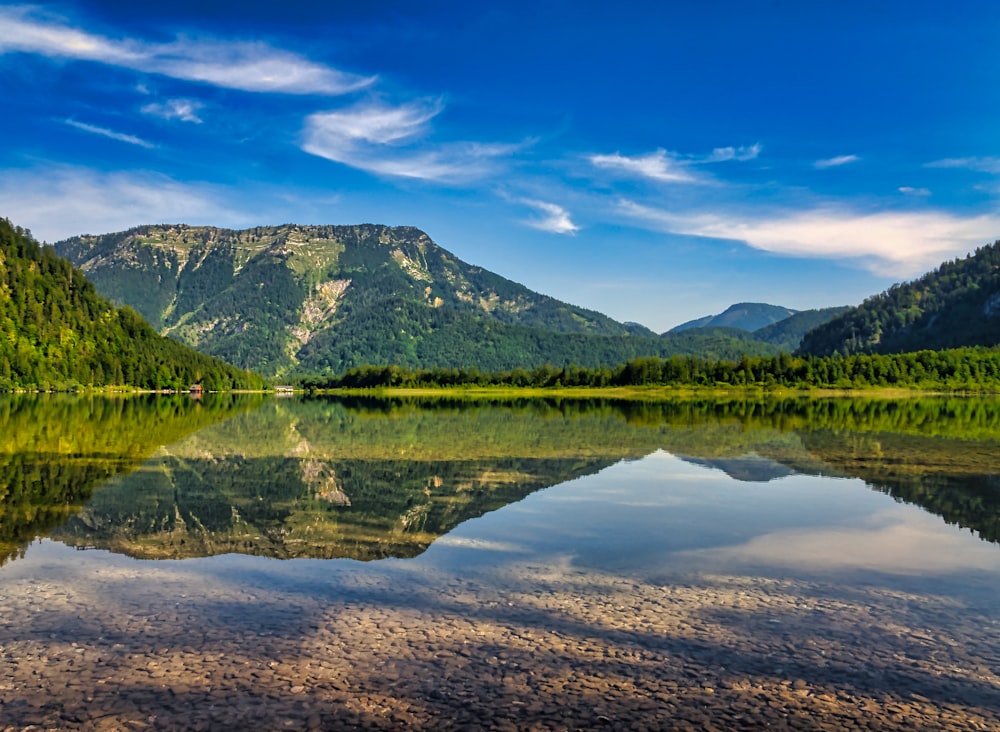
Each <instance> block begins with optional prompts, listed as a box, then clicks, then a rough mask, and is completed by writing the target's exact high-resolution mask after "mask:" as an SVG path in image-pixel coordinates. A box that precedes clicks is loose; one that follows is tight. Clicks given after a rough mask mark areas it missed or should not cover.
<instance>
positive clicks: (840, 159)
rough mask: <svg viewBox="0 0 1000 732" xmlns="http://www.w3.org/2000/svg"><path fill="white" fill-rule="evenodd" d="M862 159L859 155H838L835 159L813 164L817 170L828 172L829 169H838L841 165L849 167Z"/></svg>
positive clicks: (818, 161)
mask: <svg viewBox="0 0 1000 732" xmlns="http://www.w3.org/2000/svg"><path fill="white" fill-rule="evenodd" d="M859 160H861V158H859V157H858V156H857V155H838V156H837V157H835V158H826V159H825V160H817V161H816V162H815V163H813V167H814V168H816V169H817V170H826V169H827V168H838V167H840V166H841V165H849V164H850V163H856V162H858V161H859Z"/></svg>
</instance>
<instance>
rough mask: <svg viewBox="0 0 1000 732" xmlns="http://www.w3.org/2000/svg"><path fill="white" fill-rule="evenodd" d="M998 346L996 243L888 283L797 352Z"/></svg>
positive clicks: (999, 259)
mask: <svg viewBox="0 0 1000 732" xmlns="http://www.w3.org/2000/svg"><path fill="white" fill-rule="evenodd" d="M997 344H1000V242H996V243H994V244H990V245H988V246H984V247H981V248H979V249H977V250H976V252H975V253H974V254H970V255H969V256H967V257H965V258H963V259H956V260H954V261H951V262H945V263H944V264H942V265H941V266H940V267H938V268H937V269H936V270H934V271H933V272H929V273H927V274H925V275H924V276H923V277H920V278H919V279H916V280H914V281H912V282H907V283H903V284H897V285H893V286H892V287H891V288H889V289H888V290H887V291H885V292H883V293H881V294H879V295H875V296H873V297H870V298H868V299H867V300H865V301H864V302H863V303H862V304H861V305H859V306H858V307H856V308H851V309H849V310H847V311H846V312H844V313H843V314H841V315H840V316H838V317H836V318H834V319H833V320H831V321H830V322H828V323H826V324H825V325H822V326H820V327H818V328H816V329H815V330H813V331H811V332H809V333H808V334H807V335H806V336H805V338H804V339H803V340H802V345H801V346H800V347H799V351H800V353H808V354H813V355H821V356H825V355H830V354H833V353H841V354H845V355H846V354H851V353H903V352H907V351H918V350H923V349H943V348H958V347H962V346H994V345H997Z"/></svg>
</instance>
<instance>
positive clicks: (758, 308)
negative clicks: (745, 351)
mask: <svg viewBox="0 0 1000 732" xmlns="http://www.w3.org/2000/svg"><path fill="white" fill-rule="evenodd" d="M796 312H798V311H796V310H792V309H791V308H784V307H781V306H780V305H768V304H767V303H762V302H739V303H736V304H735V305H730V306H729V307H728V308H726V310H725V311H724V312H721V313H719V314H718V315H706V316H705V317H703V318H697V319H695V320H689V321H688V322H686V323H681V324H680V325H678V326H677V327H675V328H671V329H670V331H668V332H670V333H677V332H680V331H684V330H689V329H691V328H717V327H721V328H738V329H739V330H746V331H750V332H753V331H755V330H759V329H761V328H763V327H765V326H768V325H771V324H772V323H777V322H779V321H781V320H784V319H785V318H788V317H791V316H792V315H795V313H796Z"/></svg>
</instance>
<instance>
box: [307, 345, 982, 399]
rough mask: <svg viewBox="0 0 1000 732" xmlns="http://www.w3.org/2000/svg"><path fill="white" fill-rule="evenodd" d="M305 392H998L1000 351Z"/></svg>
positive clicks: (359, 374)
mask: <svg viewBox="0 0 1000 732" xmlns="http://www.w3.org/2000/svg"><path fill="white" fill-rule="evenodd" d="M298 383H299V385H300V386H301V387H302V388H304V389H307V390H321V389H378V388H389V387H399V388H434V387H452V386H505V387H536V388H549V387H598V388H600V387H619V386H678V387H684V386H696V387H720V388H729V387H757V388H793V389H796V388H832V389H855V388H866V387H892V388H896V387H898V388H914V389H929V390H932V389H939V390H948V391H997V390H1000V349H995V348H992V349H988V348H981V347H977V348H958V349H951V350H945V351H917V352H913V353H899V354H854V355H850V356H808V355H806V356H791V355H789V354H787V353H781V354H779V355H777V356H743V357H742V358H740V359H738V360H725V359H709V358H702V357H698V356H671V357H668V358H659V357H645V358H635V359H631V360H629V361H627V362H625V363H624V364H621V365H619V366H617V367H598V368H587V367H582V366H563V367H559V366H551V365H547V366H539V367H537V368H533V369H523V368H517V369H513V370H509V371H493V372H483V371H479V370H478V369H476V368H461V369H455V368H433V369H413V368H406V367H403V366H362V367H359V368H352V369H348V370H347V371H345V372H343V373H342V374H339V375H335V376H304V377H302V378H300V379H299V382H298Z"/></svg>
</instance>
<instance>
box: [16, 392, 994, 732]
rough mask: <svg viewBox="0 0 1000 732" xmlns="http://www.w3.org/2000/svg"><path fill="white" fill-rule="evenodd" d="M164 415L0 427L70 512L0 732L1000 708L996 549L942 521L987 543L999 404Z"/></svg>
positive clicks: (828, 722) (557, 723)
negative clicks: (9, 728)
mask: <svg viewBox="0 0 1000 732" xmlns="http://www.w3.org/2000/svg"><path fill="white" fill-rule="evenodd" d="M61 408H64V407H61ZM115 409H120V407H117V406H116V407H115V408H114V409H112V410H111V411H112V413H114V410H115ZM189 409H190V408H189V407H188V406H186V405H183V404H182V405H179V406H178V407H177V409H176V416H179V417H181V418H182V419H180V422H183V421H184V419H186V418H188V417H190V418H191V420H192V421H193V422H197V421H198V420H201V419H204V420H205V421H204V422H202V423H199V424H198V425H197V426H196V427H193V426H191V424H192V423H193V422H191V423H189V425H188V427H185V428H183V429H182V428H181V427H179V426H178V422H177V421H176V416H174V417H169V418H166V417H164V418H153V419H152V421H151V422H149V424H152V425H155V430H156V433H157V434H155V435H154V434H153V430H151V429H149V428H148V427H147V426H146V424H147V422H146V419H147V417H145V416H142V415H140V414H137V415H135V416H130V417H128V418H120V417H116V418H114V419H111V420H110V421H106V422H103V423H102V425H103V428H102V429H101V430H90V431H89V432H90V434H88V435H84V436H82V437H73V436H72V434H73V432H74V430H69V429H63V428H61V427H58V426H55V427H52V428H50V429H49V430H48V431H46V429H45V427H44V420H36V421H40V424H39V425H38V426H32V425H30V424H29V422H30V420H28V419H23V420H22V421H21V422H17V423H16V425H17V426H19V427H21V428H23V429H24V430H26V431H27V430H34V432H32V433H31V434H32V441H31V442H23V441H22V442H20V443H19V442H17V441H16V440H15V441H12V438H9V437H8V438H7V439H8V442H7V453H6V456H5V457H4V458H3V459H5V460H7V461H8V463H10V464H13V463H15V462H16V460H15V458H14V457H13V456H14V455H15V454H24V453H26V452H30V451H28V450H27V448H28V445H29V444H35V443H36V442H37V443H38V444H43V445H46V447H45V448H44V449H42V450H39V451H38V454H39V455H46V456H48V460H49V461H50V462H52V466H51V467H49V468H46V470H47V472H45V473H44V479H45V481H46V482H47V483H46V484H47V485H49V489H48V490H49V493H50V494H51V495H53V496H62V497H64V498H62V499H60V500H62V503H59V501H56V502H54V503H52V505H54V506H55V505H60V506H64V507H65V509H64V510H65V514H64V515H63V516H60V517H58V518H59V520H61V521H64V523H63V525H62V526H60V527H58V528H56V529H52V530H49V529H48V528H47V527H45V525H44V524H42V523H35V524H22V526H27V530H28V531H31V530H32V529H37V530H38V533H40V534H41V533H44V532H48V535H49V536H50V537H52V538H51V539H45V540H43V541H42V542H40V543H36V544H34V545H33V546H32V547H31V548H30V550H29V551H27V552H26V554H25V556H24V557H23V558H22V559H19V560H18V561H15V562H9V563H8V564H7V565H6V566H4V567H3V568H2V569H0V658H2V659H3V662H2V663H0V705H2V712H3V720H4V723H5V724H12V725H15V728H16V729H21V728H25V727H30V726H32V725H35V726H37V727H39V728H43V729H74V728H82V729H126V728H128V729H133V728H134V729H177V728H189V729H205V730H210V729H234V728H247V729H255V728H266V729H356V728H371V729H403V728H424V729H442V728H448V727H449V726H452V727H461V726H466V727H469V728H477V729H480V728H493V729H564V728H572V729H606V728H609V727H610V728H635V729H650V728H675V729H708V728H711V727H715V728H717V729H732V730H757V729H762V728H765V727H772V728H776V729H781V728H795V729H824V728H831V727H832V728H857V729H866V728H867V729H890V730H912V729H970V728H980V729H989V728H997V725H998V724H1000V691H998V690H1000V676H998V673H997V671H998V669H1000V654H998V651H997V649H998V648H1000V621H998V619H997V614H996V607H997V601H998V593H997V589H996V588H997V586H998V584H997V579H998V578H1000V551H998V548H997V547H996V546H995V545H994V544H992V543H989V542H985V541H979V540H978V539H976V538H973V537H971V536H970V535H969V533H968V532H967V531H959V530H956V529H955V528H954V527H949V526H946V525H945V523H944V521H942V520H941V518H939V516H944V517H945V519H946V520H948V521H953V522H957V523H962V524H965V525H968V526H972V527H974V528H975V530H976V531H980V532H982V534H983V536H984V537H986V538H988V539H990V540H991V541H993V539H992V538H991V534H990V533H989V532H990V531H991V527H995V518H996V515H997V501H996V499H995V498H993V497H992V496H991V493H990V489H989V487H990V486H991V485H992V481H993V480H994V478H993V476H995V475H998V474H1000V470H998V469H997V468H998V467H1000V466H998V465H997V462H998V460H1000V457H998V456H1000V450H997V449H996V448H997V447H998V446H997V445H996V440H997V437H996V436H997V434H998V430H997V408H996V405H995V404H994V403H992V402H981V401H973V400H968V401H962V400H940V401H926V402H925V401H923V400H915V401H911V402H903V403H898V404H894V403H885V402H881V403H880V402H863V401H859V402H850V401H828V402H824V401H817V402H806V401H775V402H767V401H761V402H756V401H750V402H744V401H731V402H728V403H727V402H708V401H705V402H702V401H689V402H676V403H668V404H617V403H610V402H603V403H578V402H537V403H503V404H481V403H461V402H434V403H431V404H423V403H414V402H405V401H393V402H373V401H368V402H338V401H335V400H313V401H302V400H297V399H283V400H280V401H278V400H266V401H264V402H263V403H261V404H260V406H259V408H257V409H253V410H249V411H247V410H243V411H241V409H240V408H231V409H225V410H220V411H219V412H218V413H213V414H211V415H209V416H208V417H206V416H205V415H202V414H201V413H200V412H197V411H196V412H189V411H188V410H189ZM86 410H90V411H89V412H87V411H86ZM86 410H84V412H85V416H83V417H81V418H80V419H79V420H78V422H77V429H76V430H75V431H76V432H81V431H84V432H85V431H87V430H86V428H85V427H83V425H85V424H86V423H87V419H90V418H91V417H90V416H89V415H90V414H95V413H98V408H96V407H87V408H86ZM126 411H127V410H126ZM139 411H140V412H141V411H142V410H139ZM35 414H36V417H41V416H44V412H36V413H35ZM60 416H61V418H62V419H69V418H70V417H69V415H67V414H61V415H60ZM209 417H210V418H209ZM115 419H117V420H119V421H118V422H115ZM130 420H131V421H130ZM115 424H120V425H121V426H122V427H124V428H125V429H124V431H123V434H120V435H117V436H116V435H114V434H111V433H112V432H113V430H112V429H111V427H112V426H113V425H115ZM171 430H174V431H173V432H172V431H171ZM129 431H132V432H135V433H140V432H141V433H143V435H144V436H142V437H136V435H135V434H131V435H130V434H128V432H129ZM8 433H9V431H8V432H5V433H4V434H8ZM60 440H63V441H64V442H63V443H60ZM74 440H75V442H74ZM129 440H132V442H131V443H130V442H129ZM88 441H89V442H88ZM133 443H134V445H133V447H131V448H129V447H128V445H131V444H133ZM60 445H61V446H60ZM116 449H118V450H119V451H120V452H121V453H123V454H124V455H125V456H126V457H125V458H123V459H121V460H120V462H119V463H116V465H117V466H119V467H114V468H113V469H108V470H107V471H106V472H105V473H103V474H97V475H95V476H92V477H87V476H84V477H83V478H81V477H80V475H81V474H80V473H79V472H77V471H76V469H75V468H74V467H72V466H76V465H78V464H83V465H90V466H93V465H102V463H101V462H100V461H101V460H102V459H110V457H112V456H113V455H115V454H117V453H115V452H114V451H115V450H116ZM130 450H131V451H130ZM31 461H34V462H33V463H32V464H33V465H36V466H37V465H41V464H42V461H41V460H40V459H38V460H36V459H35V458H31ZM31 461H29V462H31ZM67 466H70V467H67ZM37 475H41V474H40V473H37V472H36V476H37ZM37 483H38V481H37V480H35V481H34V482H32V480H27V479H22V480H20V481H19V482H15V483H13V485H15V486H21V489H20V491H15V492H14V495H24V496H29V495H30V496H32V500H35V503H31V502H30V501H29V502H23V501H22V503H20V504H18V506H29V507H31V506H40V505H42V504H41V503H40V502H39V501H38V500H36V499H34V495H35V494H34V493H32V492H31V490H30V486H32V485H35V484H37ZM544 486H549V487H548V488H547V489H546V490H539V489H540V488H542V487H544ZM77 487H80V490H79V491H78V492H77V493H74V492H73V491H74V490H76V488H77ZM873 488H874V490H873ZM39 492H44V491H39ZM887 494H889V495H891V496H892V497H893V498H895V499H896V500H893V498H890V497H889V495H887ZM74 495H79V496H80V498H79V499H78V500H76V499H73V498H72V497H73V496H74ZM67 496H69V497H70V498H65V497H67ZM904 501H905V502H904ZM910 503H912V504H915V505H910ZM46 505H48V504H46ZM918 506H921V507H923V508H920V507H918ZM494 509H500V510H494ZM53 510H54V509H53ZM60 510H63V509H60ZM930 511H935V512H937V514H936V515H935V514H933V513H931V512H930ZM8 513H9V514H12V513H13V512H12V511H8ZM67 516H68V517H69V518H66V517H67ZM473 517H476V518H474V519H473ZM38 527H42V528H41V529H39V528H38ZM442 534H443V535H442ZM23 536H24V535H22V539H19V540H23ZM436 537H437V538H436ZM56 539H57V540H58V541H57V540H56ZM75 546H81V547H104V548H109V549H112V550H113V551H112V552H108V551H87V552H78V551H75V550H74V549H73V547H75ZM119 552H120V553H119ZM228 552H245V553H228ZM124 554H129V555H130V556H124ZM251 554H259V555H267V557H298V558H299V559H298V560H297V561H273V560H272V559H269V558H267V557H264V556H250V555H251ZM136 556H140V557H164V558H166V557H171V558H174V557H176V558H184V561H155V562H147V561H135V560H134V559H133V558H132V557H136ZM310 556H312V557H337V556H349V557H356V558H379V557H386V558H385V559H382V560H381V561H374V562H365V563H361V562H354V561H339V560H332V561H330V560H325V559H324V560H309V559H306V558H305V557H310ZM391 556H396V557H405V558H399V559H393V558H390V557H391Z"/></svg>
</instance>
